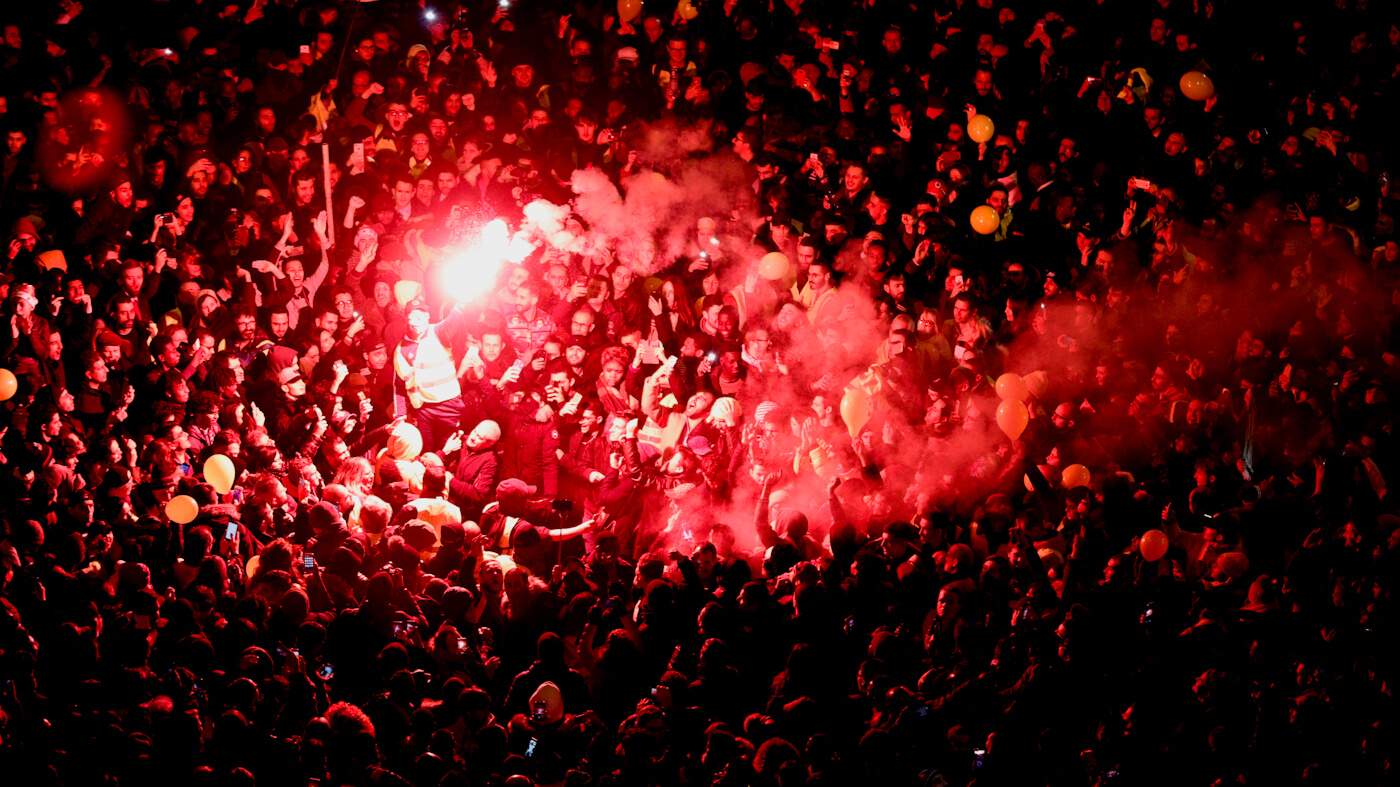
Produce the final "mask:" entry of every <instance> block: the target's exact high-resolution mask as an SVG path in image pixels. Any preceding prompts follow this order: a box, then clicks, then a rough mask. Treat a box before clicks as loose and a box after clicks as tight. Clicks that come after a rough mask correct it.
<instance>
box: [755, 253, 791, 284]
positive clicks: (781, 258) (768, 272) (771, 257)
mask: <svg viewBox="0 0 1400 787" xmlns="http://www.w3.org/2000/svg"><path fill="white" fill-rule="evenodd" d="M758 275H759V276H762V277H763V278H765V279H767V280H768V281H778V280H779V279H782V278H783V277H784V276H786V275H788V258H787V255H786V254H783V253H782V252H781V251H770V252H768V253H767V254H765V255H763V259H761V260H759V261H758Z"/></svg>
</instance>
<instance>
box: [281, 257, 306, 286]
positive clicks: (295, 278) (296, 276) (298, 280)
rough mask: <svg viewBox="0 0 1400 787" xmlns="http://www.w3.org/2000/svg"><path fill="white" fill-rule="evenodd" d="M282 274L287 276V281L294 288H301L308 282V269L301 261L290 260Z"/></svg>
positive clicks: (283, 267) (284, 266) (283, 268)
mask: <svg viewBox="0 0 1400 787" xmlns="http://www.w3.org/2000/svg"><path fill="white" fill-rule="evenodd" d="M282 272H283V273H285V274H287V281H288V282H290V283H291V285H292V286H293V287H300V286H301V285H302V282H304V281H305V280H306V268H305V266H303V265H302V264H301V260H288V261H287V263H286V264H285V265H283V266H282Z"/></svg>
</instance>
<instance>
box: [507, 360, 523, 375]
mask: <svg viewBox="0 0 1400 787" xmlns="http://www.w3.org/2000/svg"><path fill="white" fill-rule="evenodd" d="M510 368H512V369H514V370H516V371H517V372H519V371H522V370H523V369H524V368H525V359H524V358H521V359H520V360H518V361H516V362H515V363H513V364H511V365H510Z"/></svg>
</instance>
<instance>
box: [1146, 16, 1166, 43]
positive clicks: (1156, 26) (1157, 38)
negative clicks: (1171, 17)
mask: <svg viewBox="0 0 1400 787" xmlns="http://www.w3.org/2000/svg"><path fill="white" fill-rule="evenodd" d="M1147 35H1148V37H1149V38H1151V39H1152V43H1154V44H1160V43H1162V42H1164V41H1166V40H1167V23H1166V21H1165V20H1162V19H1153V20H1152V24H1151V25H1150V26H1148V28H1147Z"/></svg>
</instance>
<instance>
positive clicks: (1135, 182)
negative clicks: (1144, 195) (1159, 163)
mask: <svg viewBox="0 0 1400 787" xmlns="http://www.w3.org/2000/svg"><path fill="white" fill-rule="evenodd" d="M1128 184H1129V185H1130V186H1132V187H1133V188H1135V189H1138V190H1140V191H1147V190H1148V189H1150V188H1152V181H1150V180H1148V179H1146V178H1133V179H1132V180H1130V181H1128Z"/></svg>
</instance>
